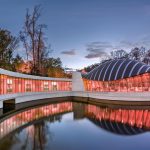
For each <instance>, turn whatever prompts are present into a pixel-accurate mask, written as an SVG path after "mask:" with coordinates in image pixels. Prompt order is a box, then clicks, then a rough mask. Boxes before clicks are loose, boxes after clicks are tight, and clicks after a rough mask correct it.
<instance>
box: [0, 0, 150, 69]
mask: <svg viewBox="0 0 150 150" xmlns="http://www.w3.org/2000/svg"><path fill="white" fill-rule="evenodd" d="M38 4H41V6H42V16H41V22H42V23H44V24H46V25H47V26H48V28H47V30H46V32H45V33H46V35H45V36H46V37H47V38H48V41H47V42H48V43H50V44H51V45H52V49H53V53H52V54H51V55H52V56H53V57H60V58H61V59H62V62H63V65H64V66H66V67H72V68H76V69H77V68H82V67H84V66H87V65H90V64H93V63H95V62H99V60H100V56H103V54H104V52H110V51H111V50H115V49H120V48H122V49H125V50H129V49H131V48H133V47H135V46H138V47H141V46H145V47H146V48H150V44H149V43H150V0H0V28H6V29H8V30H10V31H11V32H12V34H13V35H15V36H17V35H18V33H19V31H20V30H21V29H22V26H23V22H24V16H25V13H26V8H29V9H33V7H34V6H35V5H38ZM21 50H22V47H21V46H20V47H19V50H18V51H21Z"/></svg>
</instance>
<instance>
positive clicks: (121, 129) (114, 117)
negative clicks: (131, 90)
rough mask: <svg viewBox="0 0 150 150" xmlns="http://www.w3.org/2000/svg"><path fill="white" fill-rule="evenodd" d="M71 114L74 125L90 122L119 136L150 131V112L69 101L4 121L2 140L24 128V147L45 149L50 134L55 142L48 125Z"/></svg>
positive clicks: (35, 109) (30, 110)
mask: <svg viewBox="0 0 150 150" xmlns="http://www.w3.org/2000/svg"><path fill="white" fill-rule="evenodd" d="M69 112H73V117H74V118H73V119H74V121H75V120H79V119H81V120H82V119H83V118H88V119H89V120H90V121H92V122H93V123H94V124H96V125H97V126H99V127H100V128H103V129H105V130H107V131H110V132H113V133H116V134H123V135H134V134H139V133H143V132H146V131H147V130H149V129H150V110H147V109H145V110H142V109H136V110H133V109H132V110H131V109H113V108H108V107H101V106H96V105H92V104H85V103H77V102H68V101H67V102H61V103H55V104H49V105H45V106H39V107H36V108H30V109H28V110H24V111H22V112H19V113H17V114H14V115H13V114H12V116H10V117H6V118H4V119H3V120H1V122H0V138H1V139H2V138H3V137H5V136H6V137H7V135H8V136H9V133H11V132H12V131H15V132H17V133H20V131H21V129H22V128H25V133H24V138H25V139H24V145H28V146H29V145H31V144H26V142H28V143H32V145H33V149H38V148H40V149H42V146H43V145H44V144H45V143H47V140H50V139H47V134H49V135H50V136H49V138H50V137H51V139H52V138H53V133H50V132H51V131H50V129H48V128H49V127H48V125H47V122H55V121H58V122H61V118H62V116H63V114H65V113H69ZM29 139H30V140H29ZM13 140H14V137H13ZM13 140H12V141H13ZM12 141H9V142H12ZM0 145H1V144H0ZM10 145H11V144H10ZM0 147H1V146H0Z"/></svg>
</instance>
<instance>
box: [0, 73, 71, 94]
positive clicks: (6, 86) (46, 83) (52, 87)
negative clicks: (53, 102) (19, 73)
mask: <svg viewBox="0 0 150 150" xmlns="http://www.w3.org/2000/svg"><path fill="white" fill-rule="evenodd" d="M71 85H72V82H71V81H69V80H68V81H67V80H66V79H64V80H63V79H62V80H59V79H58V80H57V79H56V80H40V79H31V78H21V77H14V76H9V75H4V74H0V95H4V94H13V93H25V92H48V91H70V90H71Z"/></svg>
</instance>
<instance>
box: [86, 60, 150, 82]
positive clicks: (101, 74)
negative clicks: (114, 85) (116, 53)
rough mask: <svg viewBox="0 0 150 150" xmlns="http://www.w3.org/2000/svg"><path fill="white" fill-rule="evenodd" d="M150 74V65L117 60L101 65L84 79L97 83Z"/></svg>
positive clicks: (134, 61)
mask: <svg viewBox="0 0 150 150" xmlns="http://www.w3.org/2000/svg"><path fill="white" fill-rule="evenodd" d="M147 72H150V65H146V64H144V63H142V62H139V61H136V60H130V59H117V60H112V61H108V62H106V63H103V64H100V65H99V66H97V67H96V68H94V69H93V70H91V71H90V72H89V73H87V74H86V75H83V77H84V78H86V79H88V80H96V81H112V80H118V79H123V78H128V77H133V76H137V75H140V74H144V73H147Z"/></svg>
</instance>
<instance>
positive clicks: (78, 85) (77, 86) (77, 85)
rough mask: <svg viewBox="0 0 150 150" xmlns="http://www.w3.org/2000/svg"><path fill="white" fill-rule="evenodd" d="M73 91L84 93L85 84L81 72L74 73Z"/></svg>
mask: <svg viewBox="0 0 150 150" xmlns="http://www.w3.org/2000/svg"><path fill="white" fill-rule="evenodd" d="M72 91H84V84H83V80H82V77H81V73H80V72H73V73H72Z"/></svg>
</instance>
